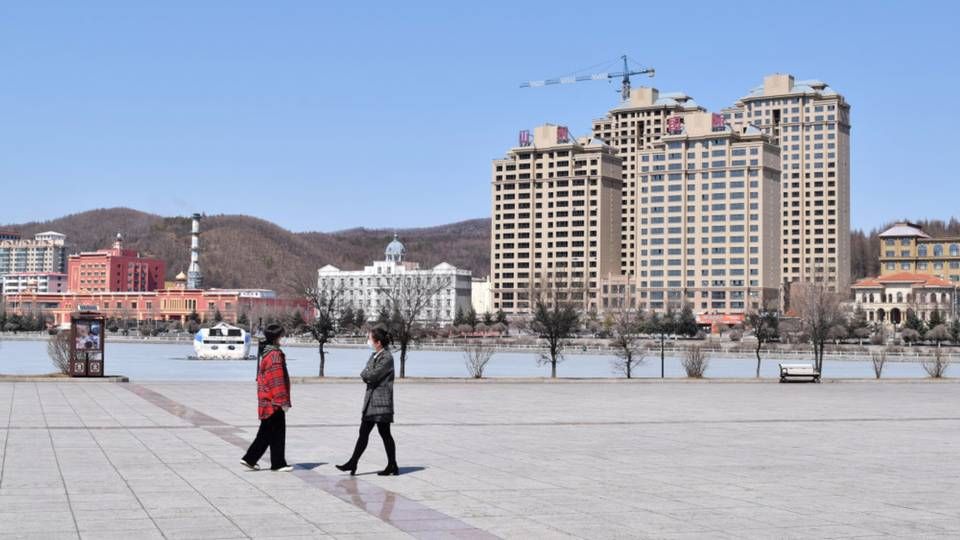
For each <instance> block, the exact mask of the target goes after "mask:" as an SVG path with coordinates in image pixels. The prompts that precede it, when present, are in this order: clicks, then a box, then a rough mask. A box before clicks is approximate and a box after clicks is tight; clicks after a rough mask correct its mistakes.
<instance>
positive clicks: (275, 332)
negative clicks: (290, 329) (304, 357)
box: [263, 324, 284, 345]
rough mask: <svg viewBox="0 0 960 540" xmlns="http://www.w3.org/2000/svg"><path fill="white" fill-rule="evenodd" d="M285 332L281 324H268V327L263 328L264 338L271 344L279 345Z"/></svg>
mask: <svg viewBox="0 0 960 540" xmlns="http://www.w3.org/2000/svg"><path fill="white" fill-rule="evenodd" d="M283 333H284V331H283V327H282V326H280V325H279V324H268V325H267V327H266V328H264V329H263V340H264V341H266V342H267V343H268V344H270V345H279V344H280V338H281V337H283Z"/></svg>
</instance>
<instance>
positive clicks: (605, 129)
mask: <svg viewBox="0 0 960 540" xmlns="http://www.w3.org/2000/svg"><path fill="white" fill-rule="evenodd" d="M704 110H705V109H704V108H703V107H701V106H699V105H698V104H697V103H696V102H695V101H694V100H693V99H691V98H690V97H689V96H688V95H686V94H684V93H682V92H671V93H663V94H661V93H660V92H659V91H658V90H657V89H656V88H644V87H640V88H634V89H632V90H631V91H630V99H628V100H626V101H623V102H621V103H620V105H618V106H616V107H614V108H613V109H610V112H608V113H607V115H606V116H605V117H604V118H600V119H597V120H594V121H593V136H594V137H595V138H597V139H600V140H602V141H604V142H606V143H607V144H609V145H610V146H612V147H614V148H616V149H617V155H618V156H620V158H621V159H622V160H623V167H622V170H623V195H622V197H623V199H622V202H621V216H620V273H621V274H622V275H624V276H633V275H635V274H636V272H637V270H638V268H637V252H638V250H639V249H640V238H639V236H638V229H639V227H638V226H637V219H638V218H639V211H638V206H637V204H638V200H639V197H640V195H639V191H638V188H637V175H638V173H639V170H638V169H639V167H640V165H639V162H638V161H637V153H638V152H640V151H641V150H644V149H647V148H650V147H651V146H652V145H654V144H656V143H658V142H660V139H661V137H663V135H664V133H666V129H667V118H669V117H672V116H677V115H683V114H685V113H690V112H698V111H704Z"/></svg>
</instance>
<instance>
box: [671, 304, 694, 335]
mask: <svg viewBox="0 0 960 540" xmlns="http://www.w3.org/2000/svg"><path fill="white" fill-rule="evenodd" d="M674 331H675V332H676V334H677V335H682V336H687V337H694V336H696V335H697V334H698V333H699V332H700V325H698V324H697V317H696V315H694V314H693V308H692V307H691V306H690V304H684V305H683V309H682V310H680V318H679V319H678V320H677V325H676V329H675V330H674Z"/></svg>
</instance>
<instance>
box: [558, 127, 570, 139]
mask: <svg viewBox="0 0 960 540" xmlns="http://www.w3.org/2000/svg"><path fill="white" fill-rule="evenodd" d="M568 142H570V130H569V129H568V128H567V126H557V143H568Z"/></svg>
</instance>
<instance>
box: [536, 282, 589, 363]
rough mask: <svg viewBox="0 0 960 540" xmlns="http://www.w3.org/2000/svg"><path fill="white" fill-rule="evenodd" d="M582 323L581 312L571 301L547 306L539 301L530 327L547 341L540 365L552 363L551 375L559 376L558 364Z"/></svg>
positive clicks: (541, 354)
mask: <svg viewBox="0 0 960 540" xmlns="http://www.w3.org/2000/svg"><path fill="white" fill-rule="evenodd" d="M579 325H580V312H579V310H578V309H577V308H576V307H575V306H574V305H573V304H572V303H569V302H554V303H553V305H552V306H547V304H546V303H545V302H543V301H542V300H541V301H537V304H536V307H535V309H534V312H533V319H531V321H530V329H531V330H532V331H533V332H534V333H535V334H537V335H538V336H540V338H541V339H543V340H544V341H545V342H546V351H544V352H542V353H540V357H539V359H538V362H539V364H540V365H543V364H550V377H551V378H553V379H556V378H557V364H558V363H560V362H562V361H563V350H564V348H565V347H566V346H567V342H568V341H569V339H570V338H571V337H573V335H574V333H575V332H576V331H577V328H578V327H579Z"/></svg>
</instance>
